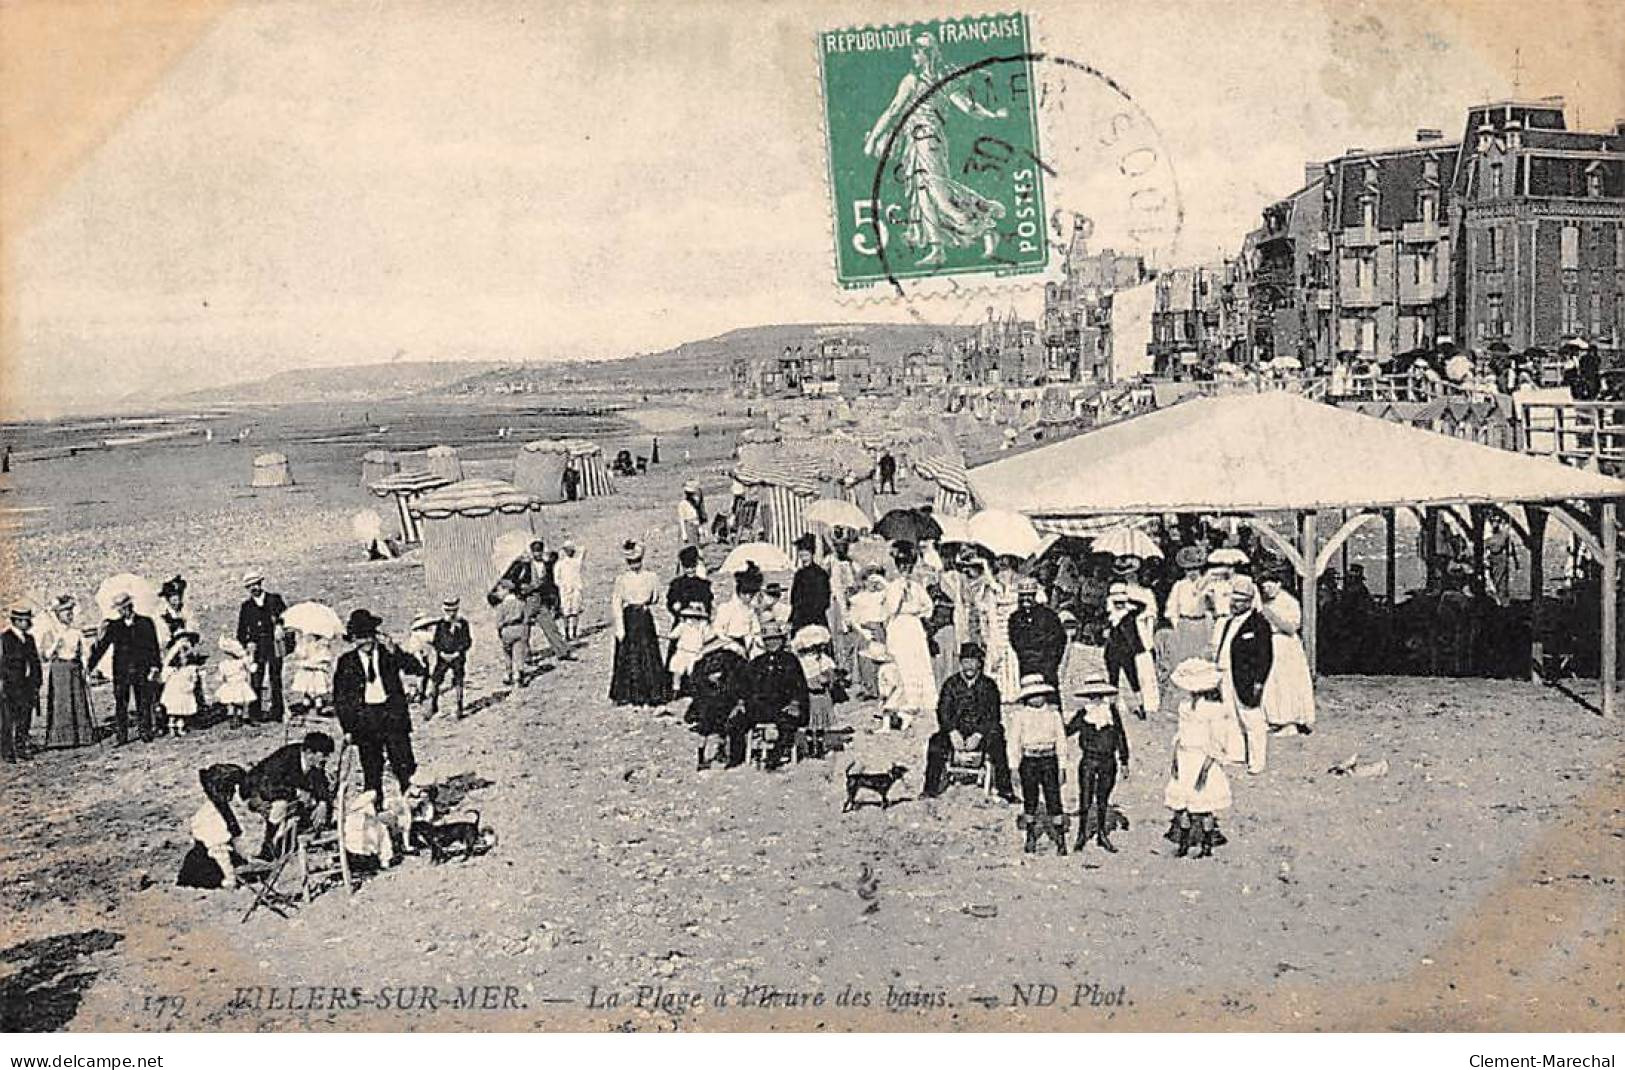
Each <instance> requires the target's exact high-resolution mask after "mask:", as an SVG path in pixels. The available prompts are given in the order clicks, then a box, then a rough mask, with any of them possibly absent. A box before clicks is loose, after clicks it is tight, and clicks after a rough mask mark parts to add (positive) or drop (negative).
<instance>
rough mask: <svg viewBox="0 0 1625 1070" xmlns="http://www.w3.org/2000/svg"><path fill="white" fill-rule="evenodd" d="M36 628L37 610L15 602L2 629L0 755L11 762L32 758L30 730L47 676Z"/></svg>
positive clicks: (0, 652) (0, 656)
mask: <svg viewBox="0 0 1625 1070" xmlns="http://www.w3.org/2000/svg"><path fill="white" fill-rule="evenodd" d="M33 627H34V611H33V610H31V609H29V608H28V607H27V606H26V605H16V606H13V607H12V608H11V625H10V627H7V628H5V629H0V757H3V758H4V759H5V760H6V761H8V762H15V761H17V760H19V759H23V758H31V757H33V750H34V747H33V740H32V738H31V737H30V732H31V731H32V729H33V724H34V711H35V710H36V709H37V708H38V707H39V692H40V684H41V683H42V681H43V679H44V675H43V673H42V671H41V667H40V659H39V647H38V646H37V645H36V644H35V642H34V637H33V636H32V635H30V634H29V633H30V631H31V630H32V629H33Z"/></svg>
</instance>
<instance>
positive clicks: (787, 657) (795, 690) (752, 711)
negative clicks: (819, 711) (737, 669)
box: [728, 620, 812, 769]
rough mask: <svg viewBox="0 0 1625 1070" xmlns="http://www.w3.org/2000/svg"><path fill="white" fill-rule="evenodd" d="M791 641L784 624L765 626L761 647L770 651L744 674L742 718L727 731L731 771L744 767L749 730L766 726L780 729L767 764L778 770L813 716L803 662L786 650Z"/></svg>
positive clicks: (770, 622)
mask: <svg viewBox="0 0 1625 1070" xmlns="http://www.w3.org/2000/svg"><path fill="white" fill-rule="evenodd" d="M788 638H789V636H788V635H787V633H786V629H785V626H784V624H783V623H782V622H781V621H777V620H768V621H764V622H763V623H762V643H763V645H764V646H765V647H766V648H767V649H766V650H765V651H764V652H763V653H762V654H760V655H758V656H757V657H756V658H754V659H752V661H751V662H750V664H749V665H748V666H747V667H746V670H745V674H744V687H743V691H744V696H743V697H744V700H745V708H744V711H743V713H742V714H736V715H735V716H734V718H733V720H732V722H731V723H730V725H729V730H728V767H729V768H730V769H732V768H734V767H735V766H739V765H743V764H744V762H745V746H746V739H747V737H748V736H749V735H750V730H751V729H752V728H754V727H756V726H757V725H767V724H771V725H775V726H777V728H778V732H779V735H778V740H777V742H776V743H775V744H774V746H773V753H772V754H770V755H768V760H767V767H768V768H769V769H777V768H778V767H779V766H781V765H783V764H784V763H785V761H786V759H787V758H788V756H789V751H790V746H791V744H792V743H793V742H794V741H795V733H796V730H797V729H798V728H801V727H803V726H805V725H806V724H807V721H808V720H809V718H810V717H811V715H812V699H811V696H810V695H809V694H808V692H807V677H806V674H805V673H803V672H802V671H801V662H800V661H799V660H798V659H797V658H796V656H795V655H794V654H792V653H791V652H790V651H789V650H787V649H785V643H786V641H787V640H788Z"/></svg>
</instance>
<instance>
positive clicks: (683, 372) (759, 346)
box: [450, 323, 964, 394]
mask: <svg viewBox="0 0 1625 1070" xmlns="http://www.w3.org/2000/svg"><path fill="white" fill-rule="evenodd" d="M963 330H964V329H963V328H952V327H935V326H931V325H928V324H917V323H804V324H777V325H773V326H765V327H740V328H737V329H735V330H732V331H728V332H727V333H725V334H719V335H717V336H716V337H714V338H706V339H704V340H702V341H698V342H684V343H683V344H682V345H679V346H676V347H674V348H672V349H667V350H662V351H661V352H658V353H640V354H638V355H636V356H631V357H623V358H621V359H619V360H602V361H570V362H563V363H548V364H509V365H504V366H503V367H501V368H496V369H491V370H487V371H483V372H478V373H475V374H473V375H469V376H467V377H466V378H464V379H463V380H462V381H460V382H458V383H457V384H455V385H454V386H452V387H451V388H450V389H451V391H452V392H454V393H459V394H481V393H488V392H489V393H501V392H505V391H506V390H509V389H512V387H513V385H514V384H515V383H516V382H517V381H522V380H527V379H536V378H545V379H546V380H547V381H548V382H549V384H550V385H552V386H556V387H573V388H576V389H583V390H591V389H595V388H609V387H615V386H636V387H640V388H642V389H645V390H661V389H696V388H700V389H704V388H710V387H714V386H716V385H718V384H719V383H720V384H726V383H727V382H728V378H729V375H730V372H731V368H732V364H733V361H734V358H736V357H746V356H768V355H772V354H777V353H782V352H783V351H784V349H785V347H786V346H802V347H806V348H811V347H813V346H815V345H816V344H817V342H818V341H819V340H820V339H822V338H827V337H843V338H853V339H861V340H863V341H865V342H868V343H869V346H870V353H871V355H872V357H873V359H874V360H877V361H880V362H883V363H891V364H895V363H900V362H901V361H902V359H903V356H904V354H906V353H909V352H912V351H914V350H917V349H922V348H924V347H925V346H926V345H927V344H928V343H929V342H930V341H931V340H932V339H933V338H936V337H938V336H939V335H944V334H946V335H949V336H956V335H957V334H959V333H962V332H963Z"/></svg>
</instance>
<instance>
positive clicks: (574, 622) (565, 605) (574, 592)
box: [553, 539, 587, 643]
mask: <svg viewBox="0 0 1625 1070" xmlns="http://www.w3.org/2000/svg"><path fill="white" fill-rule="evenodd" d="M562 549H563V550H564V554H563V556H561V557H560V558H559V560H558V563H557V564H555V565H554V566H553V582H554V583H556V584H558V588H559V616H560V617H561V618H563V622H564V640H565V642H567V643H573V642H575V641H576V640H577V639H579V638H581V595H582V576H581V567H582V565H583V564H585V563H586V559H587V551H585V550H582V549H580V548H579V547H577V546H576V544H575V541H574V540H572V539H566V540H564V546H563V547H562Z"/></svg>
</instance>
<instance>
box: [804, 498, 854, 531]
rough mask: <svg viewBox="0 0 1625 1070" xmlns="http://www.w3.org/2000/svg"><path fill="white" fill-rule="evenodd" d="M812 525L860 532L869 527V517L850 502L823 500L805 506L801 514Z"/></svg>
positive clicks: (837, 499)
mask: <svg viewBox="0 0 1625 1070" xmlns="http://www.w3.org/2000/svg"><path fill="white" fill-rule="evenodd" d="M801 515H802V516H803V517H804V518H806V519H807V520H808V521H810V522H812V523H814V524H828V525H829V526H830V527H832V528H851V529H852V530H854V531H860V530H862V529H864V528H867V527H868V526H869V517H868V516H867V515H865V513H864V511H863V510H862V509H859V508H858V507H857V506H856V505H855V504H853V503H852V502H846V501H841V500H840V499H839V498H824V499H822V500H820V501H816V502H813V503H812V504H811V505H809V506H807V509H806V511H805V512H803V513H802V514H801Z"/></svg>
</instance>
